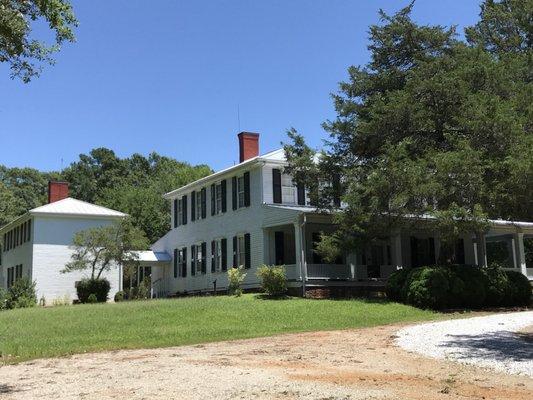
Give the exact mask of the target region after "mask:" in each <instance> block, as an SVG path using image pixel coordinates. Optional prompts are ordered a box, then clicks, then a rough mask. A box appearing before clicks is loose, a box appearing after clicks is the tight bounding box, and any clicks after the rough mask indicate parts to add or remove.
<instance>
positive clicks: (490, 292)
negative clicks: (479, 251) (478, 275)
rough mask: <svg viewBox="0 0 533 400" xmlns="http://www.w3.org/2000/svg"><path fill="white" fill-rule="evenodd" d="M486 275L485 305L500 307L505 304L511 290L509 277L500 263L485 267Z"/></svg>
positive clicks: (484, 272) (484, 273)
mask: <svg viewBox="0 0 533 400" xmlns="http://www.w3.org/2000/svg"><path fill="white" fill-rule="evenodd" d="M482 271H483V275H484V276H485V291H486V295H487V297H486V298H485V305H487V306H492V307H498V306H503V305H505V303H506V301H505V298H506V295H507V293H509V292H510V286H509V279H508V278H507V274H506V273H505V272H504V271H503V269H502V268H501V266H500V265H499V264H491V265H490V266H489V267H487V268H483V269H482Z"/></svg>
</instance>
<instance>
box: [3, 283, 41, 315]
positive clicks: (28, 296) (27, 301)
mask: <svg viewBox="0 0 533 400" xmlns="http://www.w3.org/2000/svg"><path fill="white" fill-rule="evenodd" d="M36 304H37V294H36V293H35V282H32V281H31V280H30V279H29V278H26V277H24V278H20V279H17V280H16V281H15V283H13V285H12V286H11V287H10V288H9V289H8V292H7V301H6V308H10V309H11V308H27V307H34V306H35V305H36Z"/></svg>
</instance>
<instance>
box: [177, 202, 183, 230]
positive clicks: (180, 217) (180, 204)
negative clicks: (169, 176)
mask: <svg viewBox="0 0 533 400" xmlns="http://www.w3.org/2000/svg"><path fill="white" fill-rule="evenodd" d="M177 219H178V221H177V222H178V226H179V225H181V223H182V222H183V200H182V199H179V200H178V213H177Z"/></svg>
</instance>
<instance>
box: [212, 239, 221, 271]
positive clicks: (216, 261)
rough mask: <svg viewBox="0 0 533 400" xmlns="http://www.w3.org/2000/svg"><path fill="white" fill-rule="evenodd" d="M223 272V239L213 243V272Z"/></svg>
mask: <svg viewBox="0 0 533 400" xmlns="http://www.w3.org/2000/svg"><path fill="white" fill-rule="evenodd" d="M220 271H222V239H217V240H213V241H212V242H211V272H220Z"/></svg>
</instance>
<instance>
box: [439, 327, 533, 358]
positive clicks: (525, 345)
mask: <svg viewBox="0 0 533 400" xmlns="http://www.w3.org/2000/svg"><path fill="white" fill-rule="evenodd" d="M449 337H450V340H447V341H446V342H444V343H442V344H441V345H440V346H441V347H450V346H453V347H457V348H460V349H461V350H462V353H463V354H458V355H456V357H457V358H458V359H464V358H479V359H492V360H496V361H519V362H525V361H533V346H532V345H531V342H528V341H527V340H524V339H523V338H521V337H520V336H519V335H517V334H515V333H512V332H508V331H497V332H491V333H484V334H480V335H449Z"/></svg>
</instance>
